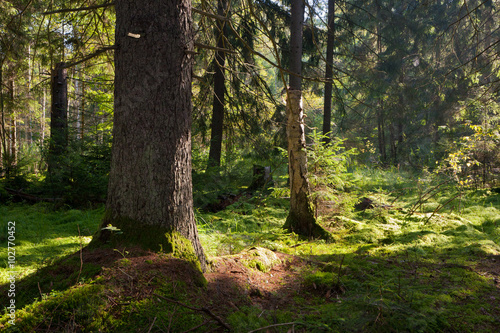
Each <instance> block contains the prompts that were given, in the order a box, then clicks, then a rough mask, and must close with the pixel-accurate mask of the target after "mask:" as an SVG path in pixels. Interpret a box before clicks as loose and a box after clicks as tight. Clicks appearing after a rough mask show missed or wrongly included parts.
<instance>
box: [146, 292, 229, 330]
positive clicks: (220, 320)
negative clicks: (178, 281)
mask: <svg viewBox="0 0 500 333" xmlns="http://www.w3.org/2000/svg"><path fill="white" fill-rule="evenodd" d="M153 295H155V296H156V297H159V298H161V299H163V300H165V301H167V302H171V303H174V304H178V305H180V306H182V307H185V308H186V309H189V310H193V311H197V312H203V313H205V314H207V315H208V316H209V317H211V318H212V319H214V320H215V321H216V322H217V323H219V325H220V326H222V327H223V328H225V329H227V330H229V331H231V327H230V326H229V325H228V324H226V323H225V322H224V321H223V320H222V319H221V318H220V317H219V316H217V315H216V314H214V313H213V312H212V311H210V309H208V308H205V307H203V308H195V307H192V306H189V305H186V304H184V303H181V302H179V301H176V300H174V299H170V298H167V297H164V296H161V295H158V294H157V293H153Z"/></svg>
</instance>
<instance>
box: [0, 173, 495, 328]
mask: <svg viewBox="0 0 500 333" xmlns="http://www.w3.org/2000/svg"><path fill="white" fill-rule="evenodd" d="M353 178H354V179H358V180H357V181H354V182H353V183H354V185H353V186H352V188H350V189H349V191H350V192H349V193H346V194H345V195H346V196H350V198H351V200H352V198H357V199H361V198H362V197H367V198H370V199H371V200H373V208H370V209H366V210H363V211H356V210H349V211H348V212H345V213H342V214H340V213H339V212H338V211H336V210H332V211H331V212H326V213H324V214H323V215H322V216H320V222H321V224H322V225H323V226H324V227H325V228H327V229H328V230H329V231H330V232H331V233H332V235H333V237H334V240H333V241H330V242H326V241H321V240H310V239H302V238H300V237H298V236H297V235H294V234H287V233H285V232H284V231H283V230H282V226H283V224H284V221H285V219H286V217H287V213H288V202H287V199H286V198H276V197H273V196H269V195H265V194H259V193H257V194H255V195H254V196H243V197H241V198H240V199H239V200H238V201H236V202H234V203H232V204H231V205H229V206H228V207H226V208H225V209H224V210H222V211H219V212H217V213H208V212H203V211H197V212H196V219H197V223H198V229H199V233H200V239H201V242H202V245H203V247H204V249H205V252H206V254H207V255H208V257H218V256H226V255H235V254H239V253H242V252H244V250H246V249H249V248H252V247H263V248H267V249H270V250H273V251H277V252H282V253H286V254H289V255H295V256H298V257H300V258H302V259H303V260H304V261H305V262H306V264H305V265H303V266H300V267H293V266H292V267H291V268H290V270H292V271H293V272H295V274H297V276H299V277H300V279H301V281H302V282H301V283H300V284H299V285H294V287H293V288H295V290H294V292H293V293H292V294H293V295H292V298H291V299H288V300H287V302H286V303H285V304H283V303H279V306H278V305H277V304H278V303H276V304H275V305H272V304H271V305H269V306H264V307H263V306H261V305H258V306H257V305H252V302H250V300H249V296H248V295H246V294H244V293H243V294H241V297H243V298H244V299H245V302H242V303H238V302H237V301H236V300H234V302H235V303H237V304H238V306H237V307H232V308H229V309H223V308H221V307H220V304H218V303H217V301H216V300H214V301H213V302H212V303H210V300H209V299H208V300H207V299H206V297H209V296H207V294H205V289H204V288H206V287H203V286H195V285H190V284H189V283H187V282H186V281H185V278H182V277H178V278H177V279H175V278H169V274H165V272H164V271H161V270H160V267H162V266H160V265H157V264H156V263H155V260H156V259H151V260H149V259H148V260H147V261H146V263H143V264H141V265H142V266H140V269H138V271H134V270H133V268H134V267H136V266H134V265H137V263H136V262H135V261H134V260H135V259H134V258H131V257H128V256H127V252H126V251H125V250H122V251H121V252H120V253H121V257H119V259H120V260H117V261H116V262H114V263H112V264H111V266H110V267H107V268H102V267H95V266H91V265H89V266H84V267H83V271H81V272H80V270H79V265H80V261H79V259H78V256H74V257H72V258H70V259H64V258H63V259H60V260H62V261H58V260H57V258H61V257H63V256H64V255H65V254H67V253H75V252H78V250H79V248H80V242H82V244H85V242H87V241H88V240H90V238H87V237H88V235H91V234H92V233H93V232H94V231H95V230H96V228H97V225H98V223H99V220H100V218H101V216H102V214H103V210H102V209H97V210H93V211H72V210H65V211H57V212H55V211H52V210H50V209H48V208H47V207H46V206H43V205H37V206H24V205H18V206H6V207H0V213H1V214H0V216H1V220H0V221H1V223H2V228H3V229H2V230H3V231H2V232H3V233H4V234H3V235H4V236H3V238H2V240H1V241H2V246H4V244H5V237H6V236H7V235H8V234H6V233H5V232H6V231H5V230H6V229H5V228H6V223H7V221H11V220H12V221H14V220H15V221H16V223H17V224H16V228H17V229H16V237H18V239H19V242H18V243H19V245H17V244H16V246H19V247H18V251H19V252H18V254H17V256H18V258H17V260H18V265H19V267H22V268H23V269H26V271H27V272H26V273H25V274H24V279H23V280H21V281H20V282H19V283H23V282H22V281H28V282H26V286H28V287H27V288H26V289H27V290H29V292H26V293H25V294H26V295H25V296H22V295H21V296H19V297H20V299H19V305H20V307H19V308H18V312H17V317H18V318H19V320H20V322H19V325H16V327H17V329H18V331H19V332H25V331H26V332H29V331H30V330H31V331H76V330H77V329H80V330H81V331H83V332H98V331H102V332H117V331H119V332H148V331H151V332H161V331H165V332H169V331H170V332H177V331H187V330H189V329H192V328H194V327H195V326H197V325H201V324H202V323H204V322H205V321H206V320H208V319H207V316H206V315H205V316H204V315H203V314H202V313H201V312H200V311H190V310H189V309H188V308H186V307H184V306H182V305H180V304H178V303H174V302H172V301H169V300H170V299H175V300H176V301H177V302H180V303H182V304H185V305H186V304H187V305H190V306H192V307H195V308H201V307H203V306H207V307H208V308H210V309H215V310H217V311H218V312H217V315H218V316H219V317H220V318H222V319H223V320H224V321H225V323H227V324H228V325H229V326H231V327H232V330H233V331H234V332H248V331H251V330H257V329H260V328H263V327H265V326H270V327H269V328H268V330H269V332H290V331H296V332H497V331H498V330H499V328H500V308H499V307H498V304H499V302H500V288H499V284H498V283H499V282H498V279H499V276H498V274H499V273H500V267H499V265H500V194H499V193H498V192H497V191H495V190H494V189H480V190H470V189H457V188H456V187H454V186H453V185H452V184H451V183H446V184H442V183H443V181H442V180H439V179H432V178H431V177H427V176H426V177H424V176H420V177H419V176H416V175H414V174H410V173H404V172H399V171H398V170H396V169H395V170H391V171H385V172H384V171H380V170H372V171H370V170H358V172H357V173H356V172H354V173H353ZM440 184H442V185H440ZM458 194H459V195H458ZM77 225H79V226H80V235H81V236H79V233H78V229H77V227H76V226H77ZM87 229H88V232H86V231H85V230H87ZM39 232H43V233H42V234H40V233H39ZM58 242H61V243H58ZM57 244H59V245H57ZM65 244H68V245H65ZM69 244H70V245H69ZM30 251H31V252H30ZM5 252H6V251H5V247H3V249H2V252H0V254H1V256H2V257H1V259H2V262H3V266H2V269H0V274H3V275H0V276H6V275H5V274H7V273H6V270H5V269H4V268H5V267H6V261H7V259H6V254H5ZM41 258H42V260H41ZM43 258H46V259H44V260H43ZM162 260H163V259H162ZM162 262H163V261H162ZM165 262H166V261H165ZM48 264H51V265H52V266H48V267H45V268H41V267H42V266H47V265H48ZM57 265H59V266H57ZM61 265H62V266H61ZM248 266H251V265H248ZM50 267H72V269H71V272H72V273H71V274H68V273H67V272H66V271H65V269H63V268H59V274H61V275H60V276H61V278H59V279H56V280H57V281H58V283H57V284H56V283H53V285H52V288H51V289H48V290H45V289H44V290H42V293H41V292H40V291H39V290H38V283H40V285H42V286H46V285H47V284H48V283H49V280H50V278H48V279H47V280H43V278H42V277H43V276H50V275H49V271H50ZM43 269H47V271H43ZM257 269H258V267H255V270H257ZM37 270H38V273H40V275H38V277H37V278H34V277H33V276H37V275H28V273H30V272H35V271H37ZM53 271H54V269H53ZM67 271H68V272H69V271H70V269H69V268H68V269H67ZM75 272H77V273H79V274H76V273H75ZM169 272H175V270H170V271H169ZM264 272H265V273H263V274H274V272H273V271H272V269H271V270H269V269H266V270H264ZM63 273H64V274H63ZM62 276H66V278H65V279H63V278H62ZM98 276H99V277H98ZM30 278H31V280H30ZM52 280H54V279H53V278H52ZM3 281H5V278H4V280H3ZM40 281H41V282H40ZM288 283H289V282H288V281H285V280H284V281H283V285H282V286H281V289H282V290H281V289H280V290H273V291H271V292H270V293H271V296H272V297H275V298H276V299H279V296H280V295H281V292H282V291H283V290H288V289H289V288H291V287H290V285H289V284H288ZM242 288H243V289H245V288H246V287H245V286H242ZM153 289H154V293H155V294H158V295H159V296H155V295H153V294H152V290H153ZM40 294H42V295H40ZM141 295H142V296H141ZM258 297H263V296H258ZM272 297H271V299H273V298H272ZM2 300H3V301H4V299H3V298H2ZM203 300H204V301H203ZM117 304H118V305H117ZM207 304H208V305H207ZM241 304H244V305H241ZM7 320H8V316H7V314H6V315H4V316H3V317H2V319H0V325H2V324H3V325H6V322H7ZM21 324H22V325H26V326H23V327H24V328H22V329H21ZM210 325H212V326H206V325H205V326H201V327H200V328H199V329H194V330H193V331H194V332H205V331H207V330H209V329H212V328H216V327H217V324H214V323H212V324H210ZM56 328H57V329H56ZM9 329H10V330H11V331H13V332H15V329H16V328H13V327H10V328H9ZM38 329H39V330H38ZM58 329H59V330H58ZM263 331H266V330H263Z"/></svg>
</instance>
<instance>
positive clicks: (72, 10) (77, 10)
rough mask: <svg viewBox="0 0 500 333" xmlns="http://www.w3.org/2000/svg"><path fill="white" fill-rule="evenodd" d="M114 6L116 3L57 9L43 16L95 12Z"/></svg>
mask: <svg viewBox="0 0 500 333" xmlns="http://www.w3.org/2000/svg"><path fill="white" fill-rule="evenodd" d="M114 5H115V3H114V2H107V3H103V4H101V5H94V6H88V7H80V8H65V9H56V10H51V11H49V12H45V13H43V15H50V14H59V13H70V12H82V11H85V10H93V9H98V8H103V7H110V6H114Z"/></svg>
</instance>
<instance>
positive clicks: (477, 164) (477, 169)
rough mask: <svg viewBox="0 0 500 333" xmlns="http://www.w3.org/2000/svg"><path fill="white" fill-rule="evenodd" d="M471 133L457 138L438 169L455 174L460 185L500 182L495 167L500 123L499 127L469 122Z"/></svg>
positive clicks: (498, 163) (498, 156)
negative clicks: (494, 171)
mask: <svg viewBox="0 0 500 333" xmlns="http://www.w3.org/2000/svg"><path fill="white" fill-rule="evenodd" d="M466 128H467V129H469V131H470V132H471V135H470V136H463V137H461V138H460V139H459V140H458V141H455V142H454V144H453V146H452V147H451V148H450V151H449V154H448V156H447V157H446V158H445V159H443V160H442V161H441V163H439V164H438V162H437V161H436V164H438V168H437V169H436V172H441V173H444V174H447V175H449V176H450V177H452V179H453V181H454V182H456V183H457V185H458V186H460V187H465V188H467V187H475V188H478V187H482V186H486V185H489V186H491V185H492V184H495V183H496V182H498V179H495V178H493V177H494V174H493V172H492V171H493V170H496V169H498V167H499V166H500V151H499V150H498V146H499V144H500V124H497V125H496V127H490V126H488V127H485V126H482V125H472V124H470V123H468V124H466Z"/></svg>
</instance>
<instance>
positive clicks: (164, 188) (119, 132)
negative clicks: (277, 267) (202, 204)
mask: <svg viewBox="0 0 500 333" xmlns="http://www.w3.org/2000/svg"><path fill="white" fill-rule="evenodd" d="M115 7H116V36H115V38H116V45H117V49H116V51H115V71H116V76H115V102H114V103H115V104H114V106H115V110H114V129H113V148H112V161H111V171H110V175H109V185H108V199H107V205H106V214H105V217H104V220H103V227H106V226H108V225H109V224H111V225H112V226H113V227H116V228H118V229H120V230H121V231H122V233H114V232H112V230H115V229H114V228H108V229H105V228H103V229H104V230H102V229H101V231H100V233H99V234H98V235H97V237H96V238H97V239H99V240H101V241H113V242H115V241H116V242H126V243H132V244H138V245H140V246H142V247H145V248H151V249H153V250H158V249H162V250H164V251H166V252H169V251H170V252H172V251H173V252H179V253H180V254H185V253H186V251H187V252H189V251H191V250H190V249H187V250H186V242H183V241H182V240H186V239H187V240H189V241H190V242H191V244H192V247H193V249H192V250H194V253H195V254H196V256H197V258H198V260H199V262H200V263H201V266H202V269H204V268H205V262H206V260H205V256H204V253H203V249H202V247H201V244H200V241H199V238H198V231H197V228H196V224H195V219H194V212H193V198H192V179H191V70H192V66H193V51H192V50H193V34H192V22H191V3H190V1H189V0H148V1H143V0H120V1H117V2H116V4H115ZM179 236H181V237H179ZM177 240H179V241H177ZM187 244H189V242H188V243H187ZM188 247H189V246H188Z"/></svg>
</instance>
